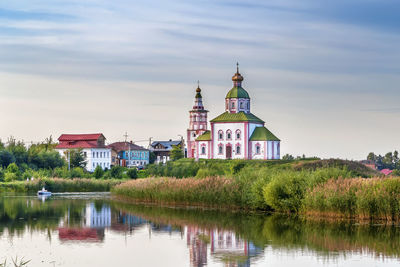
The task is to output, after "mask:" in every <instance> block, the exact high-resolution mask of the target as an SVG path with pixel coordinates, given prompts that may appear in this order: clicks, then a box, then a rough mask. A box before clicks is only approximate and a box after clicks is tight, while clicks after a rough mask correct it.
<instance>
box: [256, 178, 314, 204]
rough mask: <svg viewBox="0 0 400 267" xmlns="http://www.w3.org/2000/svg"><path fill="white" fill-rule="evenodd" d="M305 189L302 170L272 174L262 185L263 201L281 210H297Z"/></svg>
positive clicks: (305, 182)
mask: <svg viewBox="0 0 400 267" xmlns="http://www.w3.org/2000/svg"><path fill="white" fill-rule="evenodd" d="M306 189H307V181H306V177H305V175H304V174H303V173H302V172H294V171H286V172H281V173H277V174H274V175H273V176H272V178H271V182H270V183H269V184H267V185H266V186H265V187H264V199H265V202H266V203H267V204H268V205H269V206H271V207H272V208H273V209H275V210H277V211H281V212H298V211H299V210H300V208H301V206H302V201H303V198H304V194H305V191H306Z"/></svg>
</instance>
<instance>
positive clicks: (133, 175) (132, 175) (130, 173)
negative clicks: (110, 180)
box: [126, 168, 138, 179]
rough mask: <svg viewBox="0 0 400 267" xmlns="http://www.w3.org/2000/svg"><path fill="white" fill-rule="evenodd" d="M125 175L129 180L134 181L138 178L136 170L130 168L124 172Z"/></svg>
mask: <svg viewBox="0 0 400 267" xmlns="http://www.w3.org/2000/svg"><path fill="white" fill-rule="evenodd" d="M126 175H127V176H128V177H129V178H131V179H136V178H137V177H138V173H137V170H136V168H131V169H129V170H128V171H127V172H126Z"/></svg>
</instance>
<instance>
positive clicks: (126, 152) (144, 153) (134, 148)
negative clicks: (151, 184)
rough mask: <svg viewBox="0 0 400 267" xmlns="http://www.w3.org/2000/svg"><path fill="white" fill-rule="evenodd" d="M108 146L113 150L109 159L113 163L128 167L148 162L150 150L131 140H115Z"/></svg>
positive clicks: (144, 164)
mask: <svg viewBox="0 0 400 267" xmlns="http://www.w3.org/2000/svg"><path fill="white" fill-rule="evenodd" d="M108 147H109V148H110V149H111V150H112V151H113V152H112V154H113V156H112V159H111V161H112V164H113V165H119V166H123V167H128V168H130V167H138V166H146V165H147V164H149V161H150V150H148V149H146V148H144V147H141V146H138V145H136V144H133V143H132V142H115V143H112V144H110V145H108ZM114 153H115V154H114Z"/></svg>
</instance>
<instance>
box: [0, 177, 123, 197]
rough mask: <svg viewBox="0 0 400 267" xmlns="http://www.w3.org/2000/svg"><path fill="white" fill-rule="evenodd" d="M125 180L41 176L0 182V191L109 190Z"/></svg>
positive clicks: (56, 191)
mask: <svg viewBox="0 0 400 267" xmlns="http://www.w3.org/2000/svg"><path fill="white" fill-rule="evenodd" d="M122 182H124V180H118V179H109V180H97V179H86V178H79V179H78V178H76V179H62V178H39V179H35V180H33V181H14V182H6V183H0V193H35V194H36V193H37V191H39V190H40V189H42V187H45V188H46V189H47V190H48V191H50V192H53V193H60V192H109V191H110V190H111V188H112V187H114V186H116V185H118V184H120V183H122Z"/></svg>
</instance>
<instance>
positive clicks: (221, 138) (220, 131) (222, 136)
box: [218, 130, 224, 140]
mask: <svg viewBox="0 0 400 267" xmlns="http://www.w3.org/2000/svg"><path fill="white" fill-rule="evenodd" d="M223 139H224V133H223V132H222V130H219V131H218V140H223Z"/></svg>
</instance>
